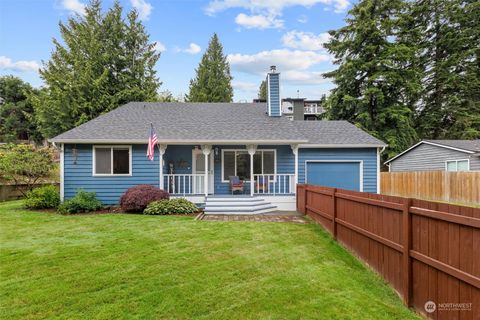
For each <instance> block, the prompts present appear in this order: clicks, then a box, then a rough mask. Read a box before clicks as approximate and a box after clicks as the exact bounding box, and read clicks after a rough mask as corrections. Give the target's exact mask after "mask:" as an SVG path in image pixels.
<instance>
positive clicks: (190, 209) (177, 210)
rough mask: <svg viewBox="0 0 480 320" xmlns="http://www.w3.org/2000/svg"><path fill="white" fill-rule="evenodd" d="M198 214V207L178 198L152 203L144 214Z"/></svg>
mask: <svg viewBox="0 0 480 320" xmlns="http://www.w3.org/2000/svg"><path fill="white" fill-rule="evenodd" d="M195 212H198V208H197V206H196V205H195V204H194V203H192V202H190V201H188V200H187V199H182V198H177V199H170V200H160V201H155V202H152V203H150V204H149V205H148V207H147V208H146V209H145V210H144V211H143V214H152V215H156V214H189V213H195Z"/></svg>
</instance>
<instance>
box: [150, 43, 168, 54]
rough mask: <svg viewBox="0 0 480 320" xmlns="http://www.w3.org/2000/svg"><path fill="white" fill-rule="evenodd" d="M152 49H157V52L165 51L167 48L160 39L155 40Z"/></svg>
mask: <svg viewBox="0 0 480 320" xmlns="http://www.w3.org/2000/svg"><path fill="white" fill-rule="evenodd" d="M153 49H155V51H158V52H164V51H167V48H166V47H165V45H164V44H163V43H161V42H160V41H155V46H154V47H153Z"/></svg>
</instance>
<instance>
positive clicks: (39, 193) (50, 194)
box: [25, 185, 60, 209]
mask: <svg viewBox="0 0 480 320" xmlns="http://www.w3.org/2000/svg"><path fill="white" fill-rule="evenodd" d="M59 204H60V194H59V192H58V189H57V187H55V186H52V185H50V186H44V187H40V188H35V189H33V190H31V191H29V192H27V195H26V197H25V206H26V207H27V208H29V209H49V208H56V207H58V205H59Z"/></svg>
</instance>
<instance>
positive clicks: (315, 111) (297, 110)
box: [282, 98, 325, 120]
mask: <svg viewBox="0 0 480 320" xmlns="http://www.w3.org/2000/svg"><path fill="white" fill-rule="evenodd" d="M324 112H325V110H324V108H323V107H322V100H307V99H305V98H285V99H282V113H283V115H284V116H285V117H287V118H288V119H290V120H317V119H318V116H320V115H321V114H322V113H324Z"/></svg>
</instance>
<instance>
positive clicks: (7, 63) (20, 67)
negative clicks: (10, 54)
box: [0, 56, 40, 72]
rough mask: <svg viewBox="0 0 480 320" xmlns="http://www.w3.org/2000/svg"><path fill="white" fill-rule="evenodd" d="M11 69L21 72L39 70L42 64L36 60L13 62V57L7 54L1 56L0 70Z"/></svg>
mask: <svg viewBox="0 0 480 320" xmlns="http://www.w3.org/2000/svg"><path fill="white" fill-rule="evenodd" d="M2 69H4V70H11V71H20V72H38V69H40V65H39V64H38V63H37V62H36V61H33V60H32V61H24V60H20V61H16V62H13V61H12V59H10V58H7V57H5V56H0V70H2Z"/></svg>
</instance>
